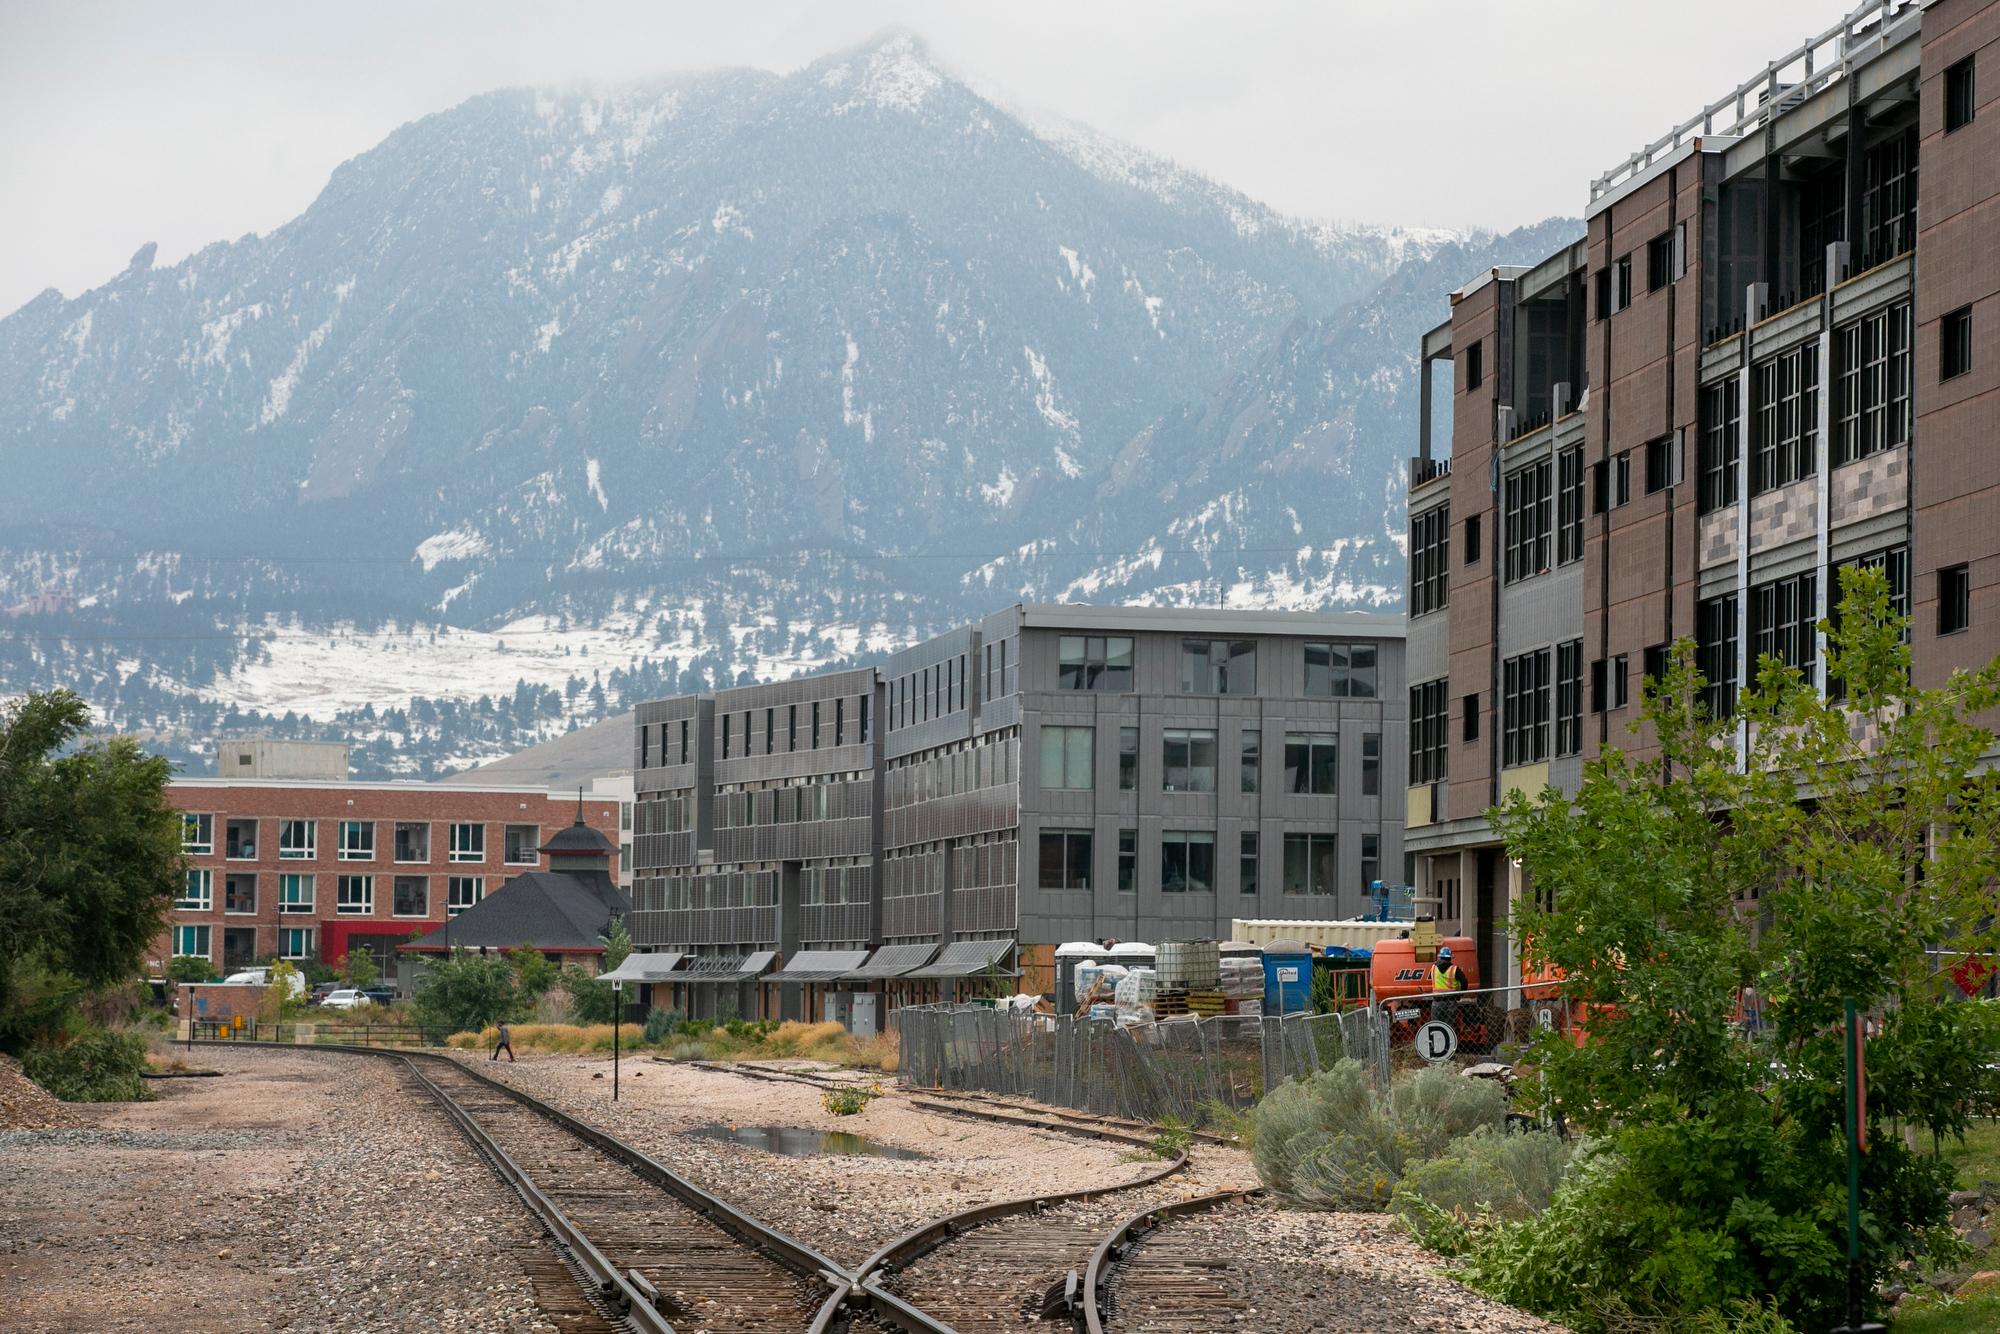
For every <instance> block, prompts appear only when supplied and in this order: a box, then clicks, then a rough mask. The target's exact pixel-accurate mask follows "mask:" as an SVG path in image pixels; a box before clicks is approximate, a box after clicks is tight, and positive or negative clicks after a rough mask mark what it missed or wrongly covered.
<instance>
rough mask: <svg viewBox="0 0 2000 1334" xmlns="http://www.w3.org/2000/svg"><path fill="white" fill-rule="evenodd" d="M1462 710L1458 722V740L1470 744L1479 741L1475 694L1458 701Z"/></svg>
mask: <svg viewBox="0 0 2000 1334" xmlns="http://www.w3.org/2000/svg"><path fill="white" fill-rule="evenodd" d="M1459 707H1460V709H1461V710H1462V712H1461V716H1460V721H1459V739H1460V740H1461V741H1466V742H1472V741H1477V740H1479V695H1478V694H1477V693H1476V692H1475V693H1473V694H1470V695H1467V696H1466V697H1465V698H1464V699H1463V700H1461V701H1460V705H1459Z"/></svg>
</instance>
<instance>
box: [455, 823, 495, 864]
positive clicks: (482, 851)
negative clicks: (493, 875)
mask: <svg viewBox="0 0 2000 1334" xmlns="http://www.w3.org/2000/svg"><path fill="white" fill-rule="evenodd" d="M450 857H451V860H453V861H455V862H483V861H485V860H486V826H485V825H483V824H455V825H453V826H451V833H450Z"/></svg>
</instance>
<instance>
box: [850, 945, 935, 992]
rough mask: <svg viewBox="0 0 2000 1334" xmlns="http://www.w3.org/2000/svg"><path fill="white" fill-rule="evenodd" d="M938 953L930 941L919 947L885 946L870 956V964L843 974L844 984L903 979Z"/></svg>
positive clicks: (867, 963)
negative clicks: (893, 978) (905, 974)
mask: <svg viewBox="0 0 2000 1334" xmlns="http://www.w3.org/2000/svg"><path fill="white" fill-rule="evenodd" d="M936 953H937V946H936V945H933V944H932V943H930V942H929V941H924V942H923V943H922V944H918V945H884V946H883V947H882V948H881V949H879V950H876V951H875V952H874V953H873V954H871V955H869V956H868V962H866V963H864V964H862V965H861V966H860V967H859V968H856V969H853V970H851V971H849V972H845V973H842V974H841V975H840V980H841V981H843V982H879V981H882V980H883V979H885V978H891V977H901V976H902V975H903V974H904V973H907V972H909V971H910V970H911V969H912V968H921V967H923V966H924V965H925V964H927V963H929V962H930V961H931V956H932V955H933V954H936Z"/></svg>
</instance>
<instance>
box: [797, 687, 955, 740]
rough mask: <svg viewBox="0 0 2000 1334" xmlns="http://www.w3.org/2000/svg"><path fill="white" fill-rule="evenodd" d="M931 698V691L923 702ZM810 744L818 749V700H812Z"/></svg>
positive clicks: (931, 715) (932, 713) (931, 713)
mask: <svg viewBox="0 0 2000 1334" xmlns="http://www.w3.org/2000/svg"><path fill="white" fill-rule="evenodd" d="M933 698H935V692H933V694H932V695H931V696H929V697H927V698H926V701H925V702H926V703H928V702H929V701H930V699H933ZM925 716H926V717H931V718H934V717H936V716H937V711H936V710H935V709H933V710H932V711H931V712H930V713H928V714H926V715H925ZM810 744H811V746H812V749H814V750H818V749H819V701H818V700H814V701H813V702H812V739H811V743H810Z"/></svg>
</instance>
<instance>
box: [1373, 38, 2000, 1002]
mask: <svg viewBox="0 0 2000 1334" xmlns="http://www.w3.org/2000/svg"><path fill="white" fill-rule="evenodd" d="M1690 91H1691V93H1692V94H1694V95H1701V94H1703V93H1705V92H1708V91H1712V90H1705V89H1702V88H1700V87H1693V88H1691V89H1690ZM1997 94H2000V0H1888V2H1881V0H1876V2H1871V3H1868V4H1864V5H1862V6H1861V7H1860V8H1858V9H1855V10H1853V11H1852V12H1851V13H1849V14H1848V15H1847V16H1846V17H1845V18H1844V19H1842V20H1841V21H1840V22H1839V23H1837V24H1836V25H1835V26H1833V27H1832V28H1830V29H1829V30H1828V31H1827V32H1826V33H1824V34H1822V35H1821V36H1820V37H1819V38H1817V39H1815V40H1814V41H1812V42H1810V43H1808V44H1806V45H1805V46H1803V47H1801V48H1800V49H1798V50H1796V51H1793V52H1791V53H1788V54H1784V55H1781V56H1780V58H1779V59H1777V60H1776V61H1774V62H1773V63H1772V64H1771V65H1770V66H1769V67H1768V69H1767V70H1766V71H1764V72H1762V73H1760V74H1758V75H1757V76H1755V77H1754V78H1753V79H1751V80H1750V81H1749V82H1747V83H1745V84H1743V85H1742V86H1740V87H1738V88H1737V89H1735V90H1734V91H1733V92H1726V93H1724V94H1723V96H1722V97H1721V98H1720V99H1719V100H1718V101H1716V102H1714V103H1711V104H1709V105H1708V106H1706V107H1705V108H1703V109H1702V110H1701V111H1700V112H1699V113H1697V114H1696V115H1695V116H1694V117H1693V118H1692V119H1690V120H1689V121H1688V122H1686V123H1685V124H1683V125H1681V126H1679V127H1678V128H1676V129H1674V130H1673V131H1671V132H1670V133H1669V134H1668V135H1667V136H1666V137H1665V138H1663V139H1661V140H1660V141H1658V142H1656V143H1654V144H1651V145H1649V146H1648V147H1647V148H1645V149H1643V150H1642V151H1641V152H1639V153H1637V154H1635V155H1634V156H1633V157H1632V158H1630V159H1628V160H1627V161H1625V162H1623V163H1620V164H1619V165H1618V166H1616V167H1615V168H1613V169H1612V170H1611V171H1609V172H1608V173H1606V174H1605V175H1604V176H1602V177H1600V178H1598V179H1597V180H1596V181H1594V182H1592V183H1591V186H1590V194H1589V206H1588V209H1587V228H1586V234H1585V236H1584V237H1583V238H1582V239H1581V240H1579V241H1578V242H1576V243H1575V244H1574V245H1571V246H1569V247H1566V248H1565V249H1563V250H1561V251H1558V252H1557V253H1556V254H1554V255H1551V256H1549V257H1548V258H1546V259H1545V260H1543V261H1542V262H1541V263H1539V264H1535V265H1532V266H1527V267H1520V268H1499V269H1494V270H1492V271H1491V272H1489V273H1485V274H1482V275H1480V276H1479V277H1477V278H1476V279H1474V280H1473V281H1472V282H1470V283H1469V284H1468V285H1466V286H1465V287H1463V288H1461V289H1460V290H1459V291H1457V292H1454V293H1452V296H1451V318H1450V319H1449V320H1448V321H1447V322H1446V323H1445V324H1443V325H1440V326H1439V327H1438V328H1436V329H1434V330H1432V331H1431V332H1430V333H1428V334H1426V335H1425V336H1424V338H1423V340H1422V347H1421V353H1420V357H1421V365H1422V368H1423V379H1424V396H1423V397H1424V413H1423V424H1422V428H1421V433H1420V439H1419V442H1418V452H1417V455H1416V457H1415V458H1413V459H1412V460H1411V472H1410V483H1409V502H1408V503H1409V531H1410V548H1409V550H1410V589H1409V604H1408V663H1409V681H1410V685H1409V690H1410V717H1411V723H1410V738H1411V745H1410V784H1411V786H1410V788H1409V792H1408V809H1407V815H1408V820H1407V833H1406V838H1407V846H1408V848H1409V849H1410V850H1411V852H1412V853H1413V854H1414V857H1415V863H1416V867H1415V875H1416V884H1417V888H1418V892H1419V893H1420V894H1428V895H1430V896H1432V897H1434V898H1435V899H1436V900H1437V901H1438V902H1439V903H1440V905H1441V909H1442V916H1443V917H1444V918H1445V919H1447V920H1455V921H1456V922H1457V923H1458V925H1459V927H1460V929H1461V930H1463V931H1465V932H1466V933H1467V934H1471V935H1473V936H1475V938H1477V939H1478V940H1479V941H1480V942H1481V944H1482V946H1483V951H1482V952H1483V953H1484V954H1485V956H1486V957H1488V958H1497V957H1499V955H1498V953H1496V947H1499V946H1501V945H1502V944H1503V942H1504V935H1505V932H1504V924H1505V919H1506V915H1507V910H1508V905H1509V904H1510V903H1511V902H1513V901H1514V900H1516V899H1517V898H1518V896H1519V895H1520V893H1521V892H1522V872H1521V868H1519V867H1516V866H1510V865H1509V864H1508V863H1507V860H1506V858H1504V857H1503V856H1502V855H1501V849H1500V848H1499V846H1498V844H1497V842H1496V840H1495V839H1494V837H1493V834H1492V831H1491V829H1490V828H1489V827H1488V825H1487V822H1486V818H1485V812H1486V811H1487V810H1488V808H1489V807H1491V806H1492V805H1493V804H1494V803H1495V802H1496V801H1498V800H1499V799H1500V798H1501V797H1502V796H1503V795H1504V794H1505V793H1507V792H1509V791H1512V790H1516V789H1526V790H1530V791H1534V790H1539V789H1540V788H1541V787H1542V786H1543V784H1545V783H1553V784H1555V785H1556V786H1557V787H1559V788H1562V789H1564V790H1574V788H1575V785H1576V784H1577V782H1578V781H1579V779H1580V777H1581V767H1582V763H1583V761H1584V760H1585V759H1587V758H1589V757H1590V756H1592V755H1595V754H1596V753H1598V751H1599V750H1600V749H1601V748H1603V747H1604V746H1606V745H1617V746H1621V747H1623V748H1625V749H1627V750H1630V751H1637V752H1640V753H1643V752H1644V750H1645V749H1646V747H1647V745H1648V743H1649V738H1648V737H1646V736H1645V735H1643V734H1641V735H1637V736H1635V735H1633V734H1632V733H1630V732H1629V731H1628V727H1627V724H1628V723H1630V721H1631V720H1632V719H1633V717H1634V716H1635V714H1636V711H1637V708H1638V706H1639V702H1640V684H1641V681H1642V680H1643V678H1644V677H1645V676H1646V675H1649V674H1652V673H1654V672H1657V671H1658V670H1660V669H1661V668H1662V666H1663V664H1664V661H1665V653H1666V650H1667V646H1668V645H1670V644H1671V643H1672V642H1673V641H1675V640H1677V639H1680V638H1682V637H1692V638H1693V639H1695V640H1696V642H1697V645H1698V648H1699V652H1700V661H1701V666H1702V669H1703V671H1704V673H1705V675H1706V676H1707V677H1708V678H1709V680H1710V681H1711V683H1712V684H1711V688H1710V702H1711V705H1712V706H1713V707H1714V708H1715V709H1717V710H1719V711H1724V712H1726V711H1728V710H1729V709H1731V708H1732V707H1733V704H1734V700H1735V696H1736V691H1737V690H1738V688H1739V686H1740V685H1741V683H1743V682H1745V681H1746V680H1748V679H1749V678H1750V676H1751V675H1752V674H1753V673H1754V670H1755V663H1756V661H1757V658H1758V655H1760V654H1764V653H1770V654H1773V655H1776V656H1778V657H1780V658H1782V659H1784V660H1785V661H1786V662H1788V663H1791V664H1793V665H1795V666H1798V667H1800V668H1802V669H1804V670H1805V672H1806V673H1807V675H1808V676H1809V677H1810V678H1811V679H1814V680H1815V681H1817V682H1818V683H1819V685H1820V686H1821V688H1824V687H1825V684H1826V680H1825V656H1824V652H1823V645H1822V644H1821V642H1820V638H1819V635H1818V633H1817V629H1816V627H1817V624H1818V622H1819V620H1820V619H1821V618H1823V617H1824V616H1826V614H1827V612H1828V608H1829V601H1830V600H1832V599H1837V597H1838V584H1837V572H1838V570H1839V569H1840V567H1842V566H1845V565H1851V564H1867V565H1876V566H1880V567H1882V568H1883V569H1884V570H1885V571H1886V573H1887V576H1888V579H1889V581H1890V585H1891V588H1892V591H1893V594H1894V596H1895V598H1896V600H1897V602H1898V603H1899V604H1900V606H1901V607H1902V608H1903V609H1904V610H1905V611H1906V612H1907V613H1908V614H1910V615H1911V616H1912V617H1913V620H1914V627H1913V641H1912V650H1913V653H1914V657H1915V675H1916V679H1917V682H1918V683H1919V684H1920V685H1926V686H1928V685H1936V684H1938V683H1940V682H1942V681H1943V680H1944V679H1945V677H1946V676H1947V675H1948V674H1949V673H1950V672H1951V671H1952V670H1953V669H1955V668H1960V667H1971V666H1974V665H1975V664H1978V663H1982V662H1985V661H1987V660H1989V659H1990V658H1991V657H1993V656H1994V654H1995V653H1996V652H2000V448H1995V444H1996V441H2000V104H1996V101H1995V99H1996V95H1997ZM1691 100H1692V99H1691ZM1440 367H1444V368H1448V369H1449V372H1450V380H1451V385H1450V401H1451V411H1450V414H1449V416H1450V420H1449V426H1448V429H1447V428H1438V429H1434V423H1433V420H1432V419H1433V416H1434V413H1433V411H1432V402H1433V397H1432V392H1431V390H1432V381H1433V378H1434V377H1436V376H1437V375H1438V370H1439V368H1440ZM1511 966H1513V967H1517V966H1518V965H1517V964H1513V965H1511Z"/></svg>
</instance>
